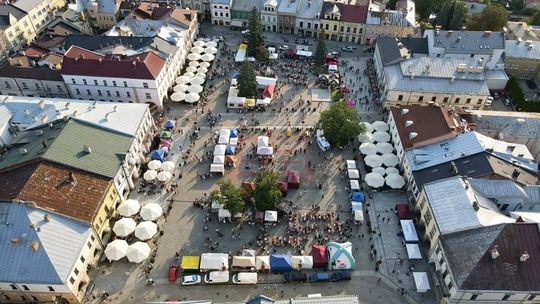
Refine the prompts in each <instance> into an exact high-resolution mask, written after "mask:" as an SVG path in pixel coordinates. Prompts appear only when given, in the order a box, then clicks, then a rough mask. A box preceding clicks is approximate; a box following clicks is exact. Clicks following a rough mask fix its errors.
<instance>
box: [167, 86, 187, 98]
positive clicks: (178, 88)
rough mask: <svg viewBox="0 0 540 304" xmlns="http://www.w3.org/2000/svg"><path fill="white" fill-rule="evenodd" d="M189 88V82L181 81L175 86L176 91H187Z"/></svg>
mask: <svg viewBox="0 0 540 304" xmlns="http://www.w3.org/2000/svg"><path fill="white" fill-rule="evenodd" d="M188 88H189V86H188V85H187V84H184V83H181V84H177V85H175V86H174V87H173V91H175V92H184V93H185V92H186V91H187V89H188ZM171 96H172V95H171Z"/></svg>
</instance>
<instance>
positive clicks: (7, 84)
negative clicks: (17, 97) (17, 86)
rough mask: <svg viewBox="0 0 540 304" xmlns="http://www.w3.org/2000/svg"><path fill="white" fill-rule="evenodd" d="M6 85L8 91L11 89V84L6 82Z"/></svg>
mask: <svg viewBox="0 0 540 304" xmlns="http://www.w3.org/2000/svg"><path fill="white" fill-rule="evenodd" d="M4 82H5V83H6V89H11V86H10V85H9V82H7V81H4Z"/></svg>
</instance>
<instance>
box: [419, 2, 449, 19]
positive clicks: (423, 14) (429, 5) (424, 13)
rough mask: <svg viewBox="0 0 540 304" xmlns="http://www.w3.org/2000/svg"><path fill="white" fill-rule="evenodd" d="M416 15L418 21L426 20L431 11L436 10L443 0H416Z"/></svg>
mask: <svg viewBox="0 0 540 304" xmlns="http://www.w3.org/2000/svg"><path fill="white" fill-rule="evenodd" d="M414 3H415V4H416V15H418V17H419V18H420V21H428V20H429V17H430V16H431V13H432V12H436V11H438V10H439V8H440V7H441V6H442V4H443V3H444V0H416V1H414Z"/></svg>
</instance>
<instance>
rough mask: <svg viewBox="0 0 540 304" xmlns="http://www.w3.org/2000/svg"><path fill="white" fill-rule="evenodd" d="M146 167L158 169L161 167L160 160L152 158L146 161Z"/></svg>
mask: <svg viewBox="0 0 540 304" xmlns="http://www.w3.org/2000/svg"><path fill="white" fill-rule="evenodd" d="M148 169H150V170H156V171H158V170H159V169H161V162H160V161H159V160H157V159H154V160H152V161H150V162H149V163H148Z"/></svg>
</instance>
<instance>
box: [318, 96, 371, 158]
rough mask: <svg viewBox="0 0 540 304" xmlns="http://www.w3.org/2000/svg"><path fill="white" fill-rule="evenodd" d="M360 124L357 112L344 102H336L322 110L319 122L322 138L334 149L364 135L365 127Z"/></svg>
mask: <svg viewBox="0 0 540 304" xmlns="http://www.w3.org/2000/svg"><path fill="white" fill-rule="evenodd" d="M361 122H362V121H361V119H360V114H359V113H358V111H356V109H352V108H349V107H348V106H347V104H345V102H344V101H339V102H336V103H334V104H333V105H332V106H331V107H330V108H329V109H327V110H324V111H323V112H322V113H321V120H320V124H321V127H322V129H323V131H324V137H326V139H327V140H328V142H329V143H330V145H332V146H334V147H342V146H344V145H346V144H347V143H348V142H349V140H352V139H354V138H355V137H356V136H358V135H359V134H362V133H364V132H365V131H366V130H365V126H364V124H362V123H361Z"/></svg>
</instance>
